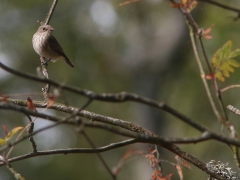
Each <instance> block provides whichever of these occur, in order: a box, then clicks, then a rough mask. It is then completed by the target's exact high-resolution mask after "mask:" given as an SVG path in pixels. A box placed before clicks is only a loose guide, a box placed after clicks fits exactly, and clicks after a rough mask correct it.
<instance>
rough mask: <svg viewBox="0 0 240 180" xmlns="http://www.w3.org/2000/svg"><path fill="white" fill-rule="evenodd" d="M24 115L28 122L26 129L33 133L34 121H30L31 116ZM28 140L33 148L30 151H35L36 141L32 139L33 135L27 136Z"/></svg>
mask: <svg viewBox="0 0 240 180" xmlns="http://www.w3.org/2000/svg"><path fill="white" fill-rule="evenodd" d="M26 116H27V118H28V120H29V124H30V126H29V128H28V130H27V131H28V134H31V133H33V129H34V122H33V121H32V118H31V117H30V116H29V115H26ZM29 141H30V142H31V144H32V148H33V152H32V153H36V152H37V145H36V143H35V141H34V139H33V136H30V137H29Z"/></svg>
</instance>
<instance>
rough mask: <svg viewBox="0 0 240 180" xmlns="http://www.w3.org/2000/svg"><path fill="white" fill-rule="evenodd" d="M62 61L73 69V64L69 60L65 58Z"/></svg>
mask: <svg viewBox="0 0 240 180" xmlns="http://www.w3.org/2000/svg"><path fill="white" fill-rule="evenodd" d="M64 61H65V62H66V63H67V64H68V65H69V66H70V67H72V68H74V65H73V63H72V62H71V61H70V60H69V59H67V58H65V59H64Z"/></svg>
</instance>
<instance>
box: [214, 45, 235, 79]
mask: <svg viewBox="0 0 240 180" xmlns="http://www.w3.org/2000/svg"><path fill="white" fill-rule="evenodd" d="M231 49H232V42H231V41H228V42H226V43H225V44H224V45H223V46H222V47H221V48H219V49H218V50H217V51H216V53H215V54H214V56H213V58H212V65H213V68H214V70H215V76H216V78H217V79H218V80H220V81H225V77H229V76H230V73H233V72H234V68H237V67H240V63H238V62H237V61H236V60H235V59H233V58H235V57H237V56H239V55H240V49H236V50H234V51H232V50H231Z"/></svg>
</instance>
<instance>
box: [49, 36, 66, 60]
mask: <svg viewBox="0 0 240 180" xmlns="http://www.w3.org/2000/svg"><path fill="white" fill-rule="evenodd" d="M48 42H49V47H50V49H51V50H52V51H54V52H56V53H58V54H59V55H60V56H63V57H65V58H67V56H66V55H65V53H64V51H63V49H62V47H61V46H60V44H59V43H58V41H57V39H56V38H55V37H54V36H50V37H49V41H48Z"/></svg>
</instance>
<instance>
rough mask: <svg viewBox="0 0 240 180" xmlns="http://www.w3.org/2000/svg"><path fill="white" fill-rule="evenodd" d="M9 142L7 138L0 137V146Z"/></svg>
mask: <svg viewBox="0 0 240 180" xmlns="http://www.w3.org/2000/svg"><path fill="white" fill-rule="evenodd" d="M5 144H7V141H6V140H5V139H2V138H0V146H3V145H5Z"/></svg>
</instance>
